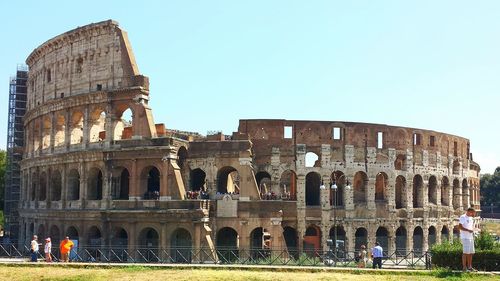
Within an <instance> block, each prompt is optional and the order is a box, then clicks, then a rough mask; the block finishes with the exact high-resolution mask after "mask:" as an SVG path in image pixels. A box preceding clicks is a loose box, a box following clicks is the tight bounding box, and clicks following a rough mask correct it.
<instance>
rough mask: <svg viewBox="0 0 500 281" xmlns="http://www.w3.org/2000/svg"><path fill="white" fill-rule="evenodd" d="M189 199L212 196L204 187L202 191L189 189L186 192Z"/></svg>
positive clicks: (204, 198)
mask: <svg viewBox="0 0 500 281" xmlns="http://www.w3.org/2000/svg"><path fill="white" fill-rule="evenodd" d="M186 197H187V199H203V200H206V199H210V196H209V195H208V193H207V192H205V191H204V190H203V189H202V190H200V191H188V192H187V193H186Z"/></svg>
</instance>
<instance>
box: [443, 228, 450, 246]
mask: <svg viewBox="0 0 500 281" xmlns="http://www.w3.org/2000/svg"><path fill="white" fill-rule="evenodd" d="M449 240H450V231H449V230H448V227H446V225H444V226H443V228H442V229H441V241H443V242H444V241H449Z"/></svg>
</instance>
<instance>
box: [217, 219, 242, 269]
mask: <svg viewBox="0 0 500 281" xmlns="http://www.w3.org/2000/svg"><path fill="white" fill-rule="evenodd" d="M216 245H217V256H218V257H219V260H220V261H221V262H222V263H230V262H233V261H235V260H237V259H238V256H239V253H238V232H236V230H234V229H232V228H230V227H224V228H222V229H220V230H219V231H218V232H217V240H216Z"/></svg>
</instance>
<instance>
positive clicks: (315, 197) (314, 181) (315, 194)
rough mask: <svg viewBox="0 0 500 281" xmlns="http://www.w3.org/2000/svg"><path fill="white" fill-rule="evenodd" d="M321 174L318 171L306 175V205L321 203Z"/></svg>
mask: <svg viewBox="0 0 500 281" xmlns="http://www.w3.org/2000/svg"><path fill="white" fill-rule="evenodd" d="M320 185H321V176H320V175H319V174H318V173H316V172H310V173H309V174H307V175H306V206H319V205H320V189H319V186H320Z"/></svg>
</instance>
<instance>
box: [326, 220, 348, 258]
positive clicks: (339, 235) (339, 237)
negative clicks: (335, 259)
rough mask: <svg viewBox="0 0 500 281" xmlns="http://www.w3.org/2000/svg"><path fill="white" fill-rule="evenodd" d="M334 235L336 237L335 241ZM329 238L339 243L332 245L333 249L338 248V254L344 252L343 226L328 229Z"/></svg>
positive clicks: (344, 234) (344, 236)
mask: <svg viewBox="0 0 500 281" xmlns="http://www.w3.org/2000/svg"><path fill="white" fill-rule="evenodd" d="M335 235H336V236H337V239H335ZM329 237H330V239H332V241H335V240H337V241H339V243H334V244H333V245H335V246H334V247H337V245H338V246H339V248H338V250H339V251H340V253H342V252H345V250H346V249H345V245H346V243H345V242H346V232H345V229H344V227H343V226H341V225H337V226H332V227H331V228H330V232H329ZM340 241H342V242H340ZM337 255H339V252H337Z"/></svg>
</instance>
